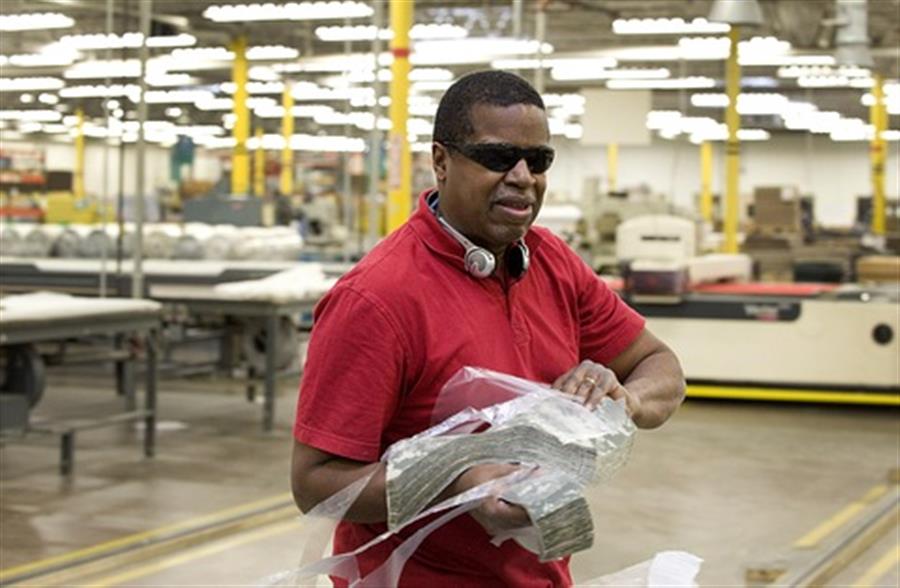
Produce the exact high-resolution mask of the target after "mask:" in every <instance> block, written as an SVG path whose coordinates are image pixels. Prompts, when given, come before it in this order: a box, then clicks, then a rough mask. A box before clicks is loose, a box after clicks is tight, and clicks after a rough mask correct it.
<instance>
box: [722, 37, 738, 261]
mask: <svg viewBox="0 0 900 588" xmlns="http://www.w3.org/2000/svg"><path fill="white" fill-rule="evenodd" d="M728 37H729V38H730V39H731V49H730V51H729V52H728V63H727V64H726V66H725V92H726V94H727V95H728V107H727V109H726V110H725V124H726V125H728V142H727V143H726V144H725V223H724V229H725V246H724V252H725V253H737V252H738V239H737V232H738V207H739V206H740V178H739V175H740V172H741V167H740V165H741V164H740V152H741V144H740V142H739V141H738V136H737V133H738V129H739V128H740V126H741V116H740V114H738V110H737V101H738V95H739V94H740V91H741V66H740V64H739V63H738V41H739V40H740V38H741V36H740V27H738V26H737V25H732V26H731V31H729V33H728Z"/></svg>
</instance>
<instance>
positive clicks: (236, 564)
mask: <svg viewBox="0 0 900 588" xmlns="http://www.w3.org/2000/svg"><path fill="white" fill-rule="evenodd" d="M295 390H296V383H295V382H292V381H285V382H283V383H282V387H281V391H280V396H279V402H278V405H277V411H276V413H277V415H276V429H275V431H274V432H273V433H268V434H266V433H262V432H261V430H260V418H261V410H260V408H261V407H260V406H254V405H252V404H249V403H248V402H247V401H246V399H245V397H244V392H243V388H242V387H241V386H239V385H237V384H234V383H227V382H222V381H221V380H219V381H216V382H209V381H205V380H204V379H203V378H195V379H192V380H172V379H164V380H163V381H162V382H161V385H160V398H159V407H160V411H161V423H160V431H159V435H158V446H157V456H156V457H155V458H153V459H150V460H146V459H144V458H143V457H142V454H141V446H140V443H139V440H140V436H139V432H137V431H136V430H135V429H134V427H133V426H132V425H121V426H117V427H116V428H113V429H105V430H97V431H92V432H87V433H84V434H83V435H81V436H80V437H79V439H78V450H77V453H76V470H75V474H74V475H73V476H72V477H71V479H65V478H62V477H60V476H59V475H58V473H57V465H58V464H57V459H58V455H57V452H58V447H57V445H56V440H55V439H53V438H49V437H46V438H41V437H34V438H29V439H27V440H25V442H23V443H15V444H7V445H5V446H4V447H3V448H2V449H0V458H2V460H0V522H2V524H0V570H8V569H10V568H13V567H16V566H21V565H23V564H27V563H30V562H34V561H36V560H42V559H45V558H49V557H52V556H58V555H60V554H65V553H68V552H72V551H73V550H79V549H84V548H89V547H91V546H94V545H97V544H101V543H104V542H110V541H113V540H117V539H119V538H121V537H125V536H128V535H132V534H134V533H138V532H142V531H147V530H150V529H155V528H158V527H161V526H164V525H170V524H174V523H179V522H182V521H185V520H187V519H192V518H195V517H198V516H199V515H204V514H208V513H214V512H217V511H220V510H222V509H226V508H229V507H234V506H236V505H241V504H245V503H249V502H251V501H257V500H260V499H264V498H269V497H276V498H277V497H278V496H282V497H286V495H285V493H286V492H288V490H289V484H288V459H289V453H290V446H291V437H290V426H291V420H292V416H293V408H294V402H295ZM116 406H117V399H116V398H115V397H114V395H113V393H112V383H111V379H107V378H102V379H98V378H96V377H91V376H88V375H87V374H86V373H85V372H84V371H80V372H72V371H68V372H66V373H60V372H59V371H58V370H56V371H51V372H50V378H49V388H48V391H47V394H46V395H45V398H44V400H43V402H42V403H41V405H40V406H39V407H38V411H37V414H38V415H42V416H60V415H66V416H71V415H72V414H73V412H78V413H82V414H88V413H95V412H97V411H100V410H103V409H105V408H115V407H116ZM897 417H898V412H897V410H895V409H885V408H853V407H840V406H805V405H804V406H795V405H788V404H756V403H735V402H715V401H689V402H688V403H687V404H686V405H685V406H684V407H682V409H681V410H680V411H679V413H678V414H677V415H676V416H675V417H674V419H673V420H672V421H670V422H669V423H668V424H667V425H666V426H665V427H664V428H662V429H659V430H656V431H649V432H640V433H639V435H638V437H637V441H636V444H635V447H634V452H633V455H632V459H631V462H630V463H629V464H628V465H627V466H626V468H625V469H624V470H623V471H622V472H621V473H620V475H619V476H618V477H617V478H615V479H614V480H613V481H612V482H610V483H609V484H607V485H605V486H602V487H599V488H594V489H592V490H591V492H590V496H589V499H590V502H591V505H592V510H593V513H594V521H595V527H596V539H595V545H594V547H593V548H592V549H591V550H589V551H587V552H584V553H581V554H578V555H577V556H576V557H575V558H574V560H573V571H574V574H575V577H576V579H577V580H581V581H584V580H586V579H589V578H593V577H596V576H598V575H601V574H605V573H609V572H612V571H615V570H619V569H622V568H624V567H627V566H629V565H632V564H634V563H637V562H640V561H643V560H646V559H648V558H650V557H652V555H653V554H654V553H656V552H658V551H663V550H672V549H678V550H685V551H689V552H692V553H694V554H696V555H698V556H700V557H702V558H703V559H704V560H705V563H704V565H703V568H702V571H701V574H700V577H699V582H700V584H701V585H703V586H739V585H744V569H745V567H746V566H748V565H754V564H766V563H768V562H772V561H776V560H778V559H783V558H785V557H789V556H790V555H791V554H792V553H794V552H792V551H791V544H792V542H793V541H794V540H796V539H797V538H798V537H800V536H802V535H803V534H805V533H806V532H807V531H809V530H810V529H812V528H814V527H816V526H817V525H818V524H820V523H821V522H822V521H823V520H825V519H828V518H829V517H830V516H831V515H832V514H834V513H835V512H836V511H838V510H840V509H841V508H843V507H844V506H845V505H847V504H848V503H850V502H852V501H854V500H856V499H858V498H859V497H860V496H862V495H864V494H865V493H866V492H867V491H868V490H869V489H870V488H871V487H872V486H874V485H875V484H878V483H880V482H883V481H884V479H885V475H886V473H887V472H888V470H889V469H890V468H897V467H898V466H900V419H898V418H897ZM892 491H894V489H893V488H892ZM303 538H304V529H303V522H302V520H298V519H297V517H296V516H295V514H294V513H293V512H291V511H287V512H285V513H284V514H283V516H282V517H281V518H280V519H278V520H277V521H275V522H274V523H272V524H268V525H264V526H261V527H259V528H256V529H252V530H249V531H245V532H242V533H235V534H233V535H230V536H227V537H223V538H220V539H217V540H215V541H208V542H204V543H201V544H198V545H195V546H192V547H190V548H185V549H182V550H180V551H179V552H178V553H175V554H167V555H164V556H160V557H155V558H152V559H148V560H147V561H144V562H140V563H135V564H130V565H129V566H127V567H126V566H123V567H120V568H118V569H114V570H106V571H105V572H104V573H102V574H100V575H97V574H94V575H93V576H83V578H82V579H79V578H77V577H76V579H72V578H69V579H68V580H66V581H65V582H64V584H65V585H79V584H84V583H85V582H87V583H89V584H90V585H96V586H106V585H109V586H113V585H121V586H150V585H155V586H174V585H178V586H190V585H201V584H202V585H208V586H210V585H214V586H225V585H232V586H234V585H249V584H252V583H253V581H254V580H257V579H259V578H261V577H263V576H265V575H267V574H270V573H272V572H276V571H278V570H282V569H286V568H290V567H292V566H293V565H295V563H296V560H297V549H298V545H300V544H301V542H302V541H303ZM898 545H900V538H898V535H897V533H896V532H894V533H889V534H888V535H887V536H886V537H885V538H884V539H883V540H882V541H881V542H880V543H879V544H878V545H876V546H875V547H874V548H873V549H871V550H870V551H869V552H868V553H867V554H866V556H865V558H863V559H861V560H860V561H859V562H857V563H856V564H855V566H856V567H855V568H850V569H848V570H847V571H846V572H845V574H844V575H842V576H840V577H839V578H836V579H835V580H834V584H833V585H848V584H853V583H854V582H855V581H857V580H858V579H859V578H862V577H864V574H865V572H866V570H868V569H869V568H870V567H871V566H872V565H873V564H874V563H876V562H877V561H878V560H879V559H881V560H885V558H887V560H891V556H890V554H891V553H895V551H893V552H892V550H896V549H897V548H898ZM885 554H888V555H885ZM885 565H887V568H886V570H887V571H886V572H885V573H883V574H881V575H880V576H879V577H878V578H875V579H874V580H872V581H871V583H872V584H873V585H879V586H897V585H898V581H900V576H898V573H897V569H896V567H897V565H896V558H895V559H893V560H892V561H888V563H887V564H882V567H884V566H885ZM870 579H871V578H870ZM23 585H62V584H53V583H52V582H51V583H47V582H46V581H41V580H39V579H37V580H35V581H33V582H32V583H30V584H28V583H26V584H23Z"/></svg>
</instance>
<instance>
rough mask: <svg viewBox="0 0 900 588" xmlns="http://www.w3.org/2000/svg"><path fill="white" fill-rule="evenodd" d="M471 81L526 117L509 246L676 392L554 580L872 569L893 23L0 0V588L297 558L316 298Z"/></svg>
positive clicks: (882, 477) (774, 577)
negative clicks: (520, 235)
mask: <svg viewBox="0 0 900 588" xmlns="http://www.w3.org/2000/svg"><path fill="white" fill-rule="evenodd" d="M491 68H493V69H503V70H507V71H513V72H515V73H517V74H519V75H521V76H522V77H524V78H525V79H527V80H528V81H529V82H531V83H532V84H533V85H534V86H535V87H536V88H537V89H538V91H539V92H540V93H541V94H542V96H543V98H544V101H545V104H546V107H547V115H548V119H549V124H550V133H551V145H552V146H553V147H554V149H555V150H556V159H555V162H554V164H553V166H552V167H551V168H550V170H549V171H548V172H547V186H548V188H547V193H546V196H545V201H544V206H543V209H542V211H541V215H540V216H539V217H538V219H537V224H540V225H543V226H545V227H548V228H549V229H550V230H552V231H554V232H555V233H556V234H558V235H559V236H560V237H562V238H563V239H564V240H565V241H566V242H567V243H568V244H569V245H570V246H571V247H572V248H573V250H575V251H576V252H577V253H578V254H579V255H580V256H581V257H582V259H584V261H585V262H586V263H588V264H589V265H590V266H591V267H592V268H593V269H594V270H595V272H596V273H597V274H598V279H602V280H604V281H606V282H607V284H608V285H609V286H610V287H612V288H613V289H615V290H616V291H617V292H618V294H619V295H620V296H622V298H623V299H624V300H625V301H626V302H627V303H628V304H630V305H631V306H633V307H634V308H636V309H637V310H638V311H639V312H641V313H642V314H643V315H644V316H645V317H647V320H648V326H649V328H650V329H651V330H652V331H653V332H654V333H656V334H657V335H658V336H660V338H662V339H663V340H664V341H666V342H667V343H668V344H669V345H670V346H671V347H672V348H673V350H674V351H675V352H676V353H677V354H678V355H679V357H680V359H681V361H682V363H683V365H684V368H685V372H686V376H687V381H688V399H687V401H686V403H685V405H684V406H683V407H682V408H681V409H680V411H679V412H678V413H677V414H676V415H675V417H673V419H672V420H671V421H670V422H669V423H668V424H667V425H666V426H665V427H663V428H662V429H660V430H655V431H651V432H640V433H638V435H637V441H636V443H635V448H634V450H633V453H632V457H631V460H630V462H629V464H628V465H627V466H626V467H625V468H624V469H623V470H622V472H621V473H620V474H619V475H618V476H616V477H615V478H614V479H613V480H612V481H610V482H607V483H606V484H603V485H600V486H597V487H594V488H592V489H591V491H590V495H589V496H588V500H589V502H590V504H591V508H592V511H593V520H594V527H595V538H594V546H593V547H592V548H591V549H589V550H586V551H583V552H581V553H578V554H576V555H575V556H574V557H573V566H572V567H573V572H574V575H575V579H576V581H578V582H585V581H587V580H589V579H591V578H596V577H598V576H601V575H604V574H609V573H612V572H615V571H618V570H622V569H623V568H627V567H628V566H631V565H633V564H636V563H638V562H641V561H645V560H647V559H648V558H651V557H653V555H654V554H656V553H659V552H663V551H668V550H684V551H688V552H691V553H693V554H696V555H697V556H699V557H701V558H703V560H704V563H703V566H702V568H701V571H700V574H699V576H698V578H697V582H698V583H699V585H702V586H726V585H727V586H734V585H754V586H758V585H766V584H779V585H804V586H805V585H813V584H815V585H829V586H843V585H855V586H896V585H897V583H898V582H900V571H898V566H900V542H898V541H900V540H898V535H897V529H898V527H897V516H898V486H897V484H898V481H900V453H898V447H900V428H898V426H897V423H898V419H897V417H898V410H897V407H898V406H900V349H898V347H900V345H898V339H897V333H898V329H900V291H898V287H900V205H898V195H900V176H898V174H900V149H898V142H900V1H898V0H868V1H866V0H808V1H802V2H801V1H794V0H731V1H728V0H720V1H715V2H714V1H711V0H608V1H601V0H497V1H487V0H452V1H451V0H443V1H440V0H416V1H415V2H413V1H412V0H410V1H404V0H384V1H376V2H369V1H365V2H357V1H342V2H324V1H321V2H320V1H302V2H271V3H265V4H245V3H239V2H231V1H229V2H223V1H221V0H220V1H212V0H191V1H183V0H179V1H176V0H27V1H26V0H5V1H4V2H2V3H0V401H2V404H0V407H2V413H0V443H2V445H0V461H2V463H0V583H3V585H11V586H12V585H23V586H25V585H42V586H69V585H98V586H133V585H134V586H139V585H192V584H207V585H225V584H229V585H255V583H256V582H259V581H260V580H261V579H262V578H264V577H266V576H267V575H268V574H271V573H274V572H277V571H279V570H281V569H284V568H288V567H291V566H293V565H296V563H297V561H298V557H299V555H298V550H299V549H300V547H299V546H302V545H304V544H305V542H307V541H308V539H309V537H308V533H310V532H312V531H309V529H310V525H309V523H308V522H305V521H304V519H303V518H301V519H300V520H299V522H298V520H297V510H296V507H295V506H294V505H293V502H292V500H291V498H290V494H289V483H288V467H289V453H290V443H291V433H290V431H291V425H292V418H293V410H294V406H295V402H296V395H297V389H298V383H299V382H300V379H301V378H302V369H303V362H304V359H305V350H306V344H307V341H308V337H309V332H310V329H311V321H312V309H313V308H314V306H315V303H316V302H317V301H318V300H319V299H320V298H321V297H322V296H323V295H324V294H325V293H326V292H327V291H328V289H329V288H330V287H331V286H332V285H333V284H334V283H335V281H336V280H337V279H339V278H340V276H341V275H343V274H345V273H346V272H347V271H349V270H350V268H352V267H353V265H354V264H355V263H357V262H358V261H359V260H360V259H361V258H362V257H363V256H364V255H365V254H366V253H367V252H368V251H369V250H371V248H372V247H374V246H375V245H376V244H377V243H378V242H379V241H380V240H381V239H382V238H384V237H385V236H386V235H389V234H390V233H391V232H392V231H394V230H396V229H397V227H399V226H400V225H402V223H403V222H405V220H406V219H407V218H409V216H410V214H411V213H412V212H413V210H414V207H415V203H416V198H417V196H418V194H419V193H420V192H421V191H422V190H425V189H427V188H429V187H431V186H432V185H433V183H434V178H433V174H432V170H431V133H432V127H433V121H434V115H435V111H436V109H437V106H438V101H439V100H440V97H441V95H442V93H443V92H444V91H445V90H446V89H447V88H448V87H449V86H450V85H451V84H452V83H453V81H454V80H456V79H459V78H460V77H461V76H463V75H465V74H466V73H468V72H473V71H478V70H483V69H491Z"/></svg>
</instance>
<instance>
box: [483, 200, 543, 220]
mask: <svg viewBox="0 0 900 588" xmlns="http://www.w3.org/2000/svg"><path fill="white" fill-rule="evenodd" d="M493 206H494V207H496V208H498V209H500V212H502V213H503V214H504V215H505V216H510V217H512V218H514V219H527V218H530V217H531V213H532V211H533V210H534V202H532V201H531V200H530V199H527V198H498V199H497V200H495V201H494V202H493Z"/></svg>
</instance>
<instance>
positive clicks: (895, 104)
mask: <svg viewBox="0 0 900 588" xmlns="http://www.w3.org/2000/svg"><path fill="white" fill-rule="evenodd" d="M884 88H885V93H884V105H885V107H886V109H887V111H888V114H900V93H896V92H892V93H890V94H889V93H888V92H887V84H885V86H884ZM0 89H2V88H0ZM860 102H861V103H862V105H863V106H872V105H873V104H875V95H874V94H870V93H867V94H863V95H862V97H861V98H860Z"/></svg>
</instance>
